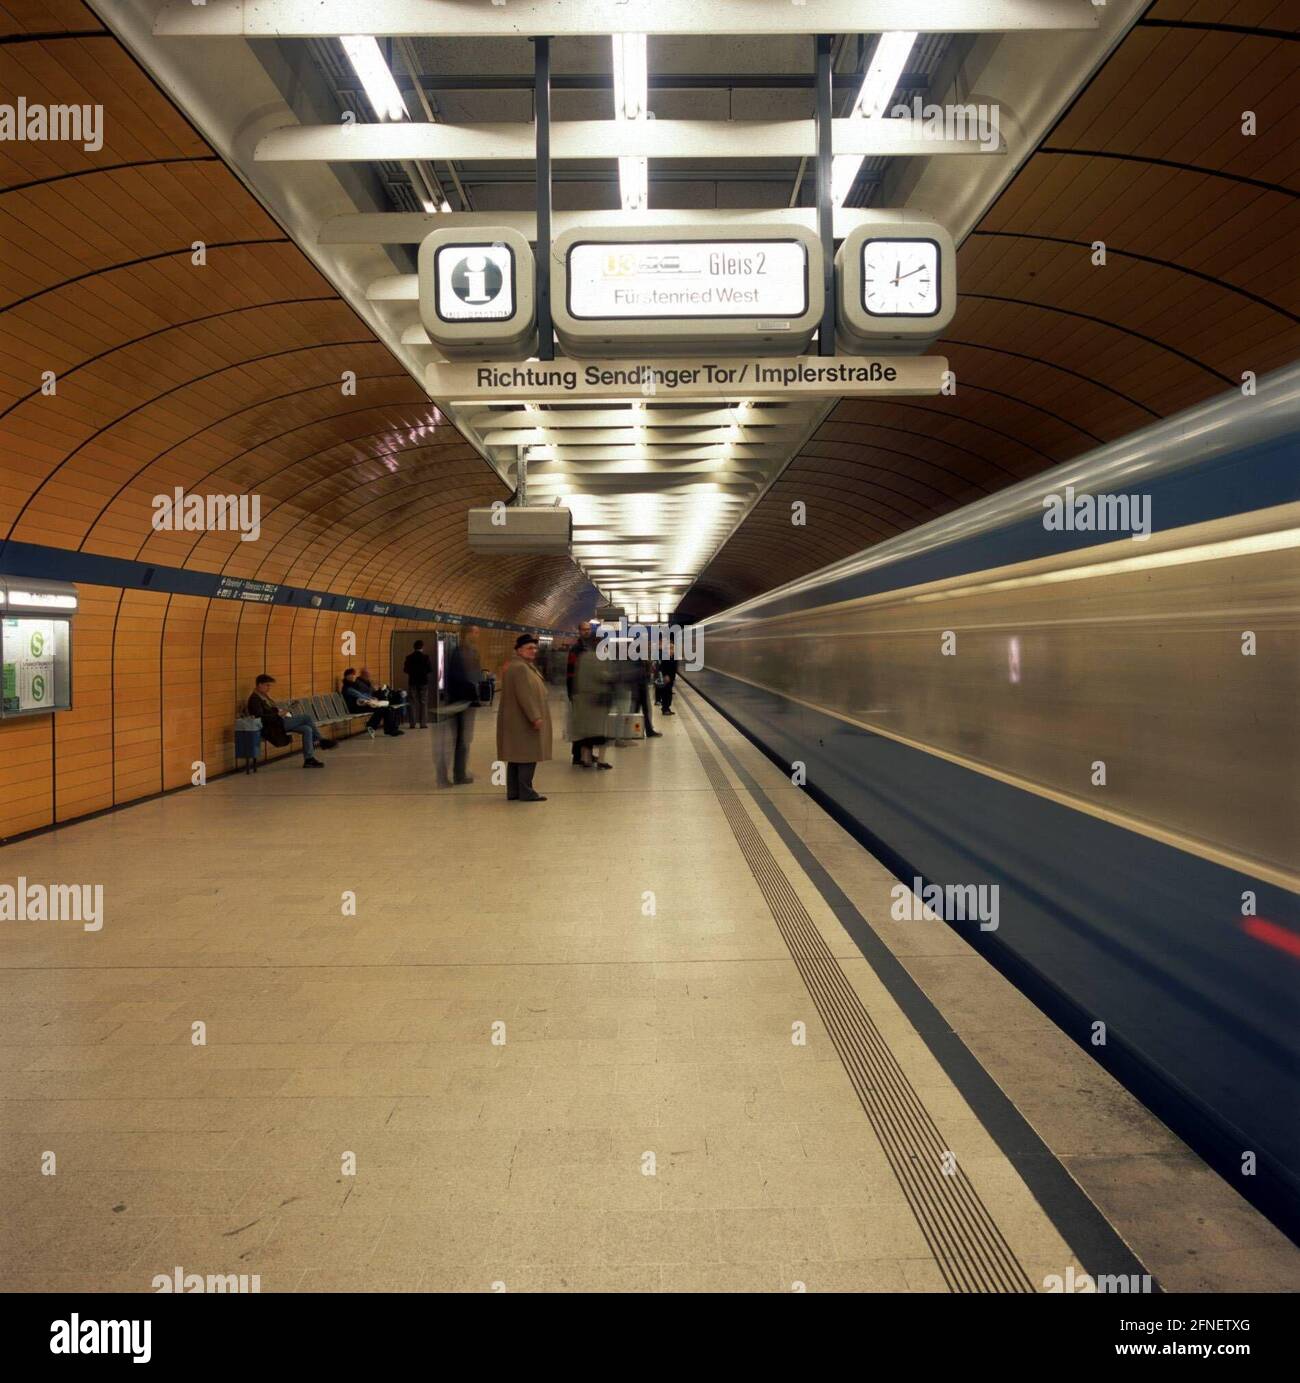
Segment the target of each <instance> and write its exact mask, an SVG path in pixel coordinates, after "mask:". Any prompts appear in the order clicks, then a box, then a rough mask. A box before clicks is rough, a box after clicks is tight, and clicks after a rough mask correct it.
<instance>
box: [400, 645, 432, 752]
mask: <svg viewBox="0 0 1300 1383" xmlns="http://www.w3.org/2000/svg"><path fill="white" fill-rule="evenodd" d="M402 671H403V672H404V673H405V674H406V686H407V690H408V691H409V692H410V694H411V728H412V729H413V730H414V729H417V728H418V729H420V730H427V729H428V728H429V680H430V678H432V676H433V659H432V658H430V657H429V655H428V654H427V653H426V652H425V651H424V640H423V639H416V641H415V643H414V645H413V646H412V648H411V651H410V652H409V653H408V654H407V655H406V661H405V662H404V663H403V664H402Z"/></svg>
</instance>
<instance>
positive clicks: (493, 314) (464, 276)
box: [433, 243, 515, 322]
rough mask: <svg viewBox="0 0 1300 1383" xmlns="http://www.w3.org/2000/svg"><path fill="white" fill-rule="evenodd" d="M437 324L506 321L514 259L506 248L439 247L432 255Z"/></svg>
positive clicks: (511, 304)
mask: <svg viewBox="0 0 1300 1383" xmlns="http://www.w3.org/2000/svg"><path fill="white" fill-rule="evenodd" d="M433 264H434V273H433V310H434V313H435V314H436V315H437V318H438V320H439V322H506V321H509V320H510V318H511V317H512V316H514V311H515V257H514V255H513V254H512V253H511V252H510V247H509V246H508V245H482V244H478V245H466V244H463V243H462V244H452V245H439V246H438V248H437V249H436V250H435V251H434V254H433Z"/></svg>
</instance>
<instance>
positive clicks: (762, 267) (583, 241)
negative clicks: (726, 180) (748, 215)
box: [551, 225, 822, 356]
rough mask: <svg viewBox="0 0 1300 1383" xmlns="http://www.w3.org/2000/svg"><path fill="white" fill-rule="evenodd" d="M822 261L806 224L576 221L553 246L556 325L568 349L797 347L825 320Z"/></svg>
mask: <svg viewBox="0 0 1300 1383" xmlns="http://www.w3.org/2000/svg"><path fill="white" fill-rule="evenodd" d="M821 266H822V259H821V243H820V241H819V240H818V239H817V237H816V236H815V235H814V234H813V233H812V231H810V230H808V229H807V228H805V227H802V226H768V225H756V226H747V227H746V228H745V233H744V235H737V236H719V234H718V232H717V228H716V227H707V228H706V227H698V226H674V227H663V228H660V229H657V230H656V229H654V228H647V227H644V226H611V227H602V228H601V229H599V230H594V229H593V230H582V229H574V230H571V231H566V232H565V233H564V234H563V235H561V236H559V237H557V239H556V240H555V243H554V245H553V247H552V262H551V297H552V310H553V312H554V316H555V332H556V335H557V336H558V337H559V339H560V342H561V344H562V345H563V346H564V348H565V350H566V351H567V352H568V353H569V354H570V355H574V356H620V355H646V354H661V355H665V356H667V355H681V354H690V353H691V352H693V351H698V350H714V349H721V350H726V351H728V352H729V353H733V354H743V353H752V354H763V355H798V354H799V353H800V352H801V351H804V350H806V349H807V347H808V344H809V342H810V341H811V340H812V337H813V333H814V332H815V331H816V329H817V326H818V325H819V322H820V319H821V312H822V267H821Z"/></svg>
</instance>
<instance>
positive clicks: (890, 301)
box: [862, 240, 939, 317]
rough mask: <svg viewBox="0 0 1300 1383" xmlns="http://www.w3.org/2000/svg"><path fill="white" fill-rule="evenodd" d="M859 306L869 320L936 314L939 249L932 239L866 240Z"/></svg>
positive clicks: (863, 251)
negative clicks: (864, 309)
mask: <svg viewBox="0 0 1300 1383" xmlns="http://www.w3.org/2000/svg"><path fill="white" fill-rule="evenodd" d="M862 305H863V307H865V308H866V310H867V312H868V313H870V314H871V316H873V317H933V316H935V315H936V313H938V311H939V247H938V245H936V244H935V243H934V241H933V240H868V241H867V242H866V243H865V244H864V245H863V246H862Z"/></svg>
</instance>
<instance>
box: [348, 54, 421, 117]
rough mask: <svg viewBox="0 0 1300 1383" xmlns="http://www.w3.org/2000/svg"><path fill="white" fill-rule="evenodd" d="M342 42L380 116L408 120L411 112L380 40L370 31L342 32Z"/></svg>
mask: <svg viewBox="0 0 1300 1383" xmlns="http://www.w3.org/2000/svg"><path fill="white" fill-rule="evenodd" d="M339 42H340V43H341V44H342V45H343V51H344V52H345V53H346V54H347V55H348V61H349V62H350V63H351V64H352V70H353V71H354V72H355V73H356V74H357V76H358V77H359V78H360V79H361V85H362V86H363V87H364V88H365V92H366V98H367V100H369V102H370V104H371V105H372V106H373V107H374V111H375V114H376V115H377V116H378V117H379V119H380V120H406V119H408V118H409V116H410V112H409V111H408V110H407V109H406V102H405V101H404V100H403V99H402V93H401V91H400V90H398V86H397V83H396V82H395V81H394V80H393V74H392V72H390V71H389V69H388V64H387V63H386V62H385V61H384V55H383V53H382V52H380V50H379V44H378V43H377V42H376V40H375V39H374V38H373V37H372V36H371V35H370V34H341V35H340V36H339Z"/></svg>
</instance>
